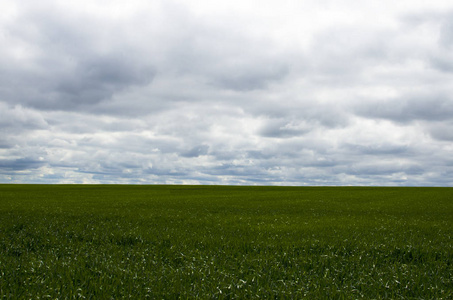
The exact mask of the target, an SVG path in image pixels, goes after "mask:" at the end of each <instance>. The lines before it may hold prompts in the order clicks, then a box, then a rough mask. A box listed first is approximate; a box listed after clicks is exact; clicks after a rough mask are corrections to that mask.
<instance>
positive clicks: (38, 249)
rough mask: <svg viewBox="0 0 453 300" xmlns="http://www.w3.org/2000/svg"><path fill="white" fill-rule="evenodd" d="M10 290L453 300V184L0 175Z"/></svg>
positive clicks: (0, 234)
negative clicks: (56, 181)
mask: <svg viewBox="0 0 453 300" xmlns="http://www.w3.org/2000/svg"><path fill="white" fill-rule="evenodd" d="M0 297H1V298H6V299H8V298H9V299H21V298H27V299H38V298H40V299H43V298H51V299H56V298H59V299H72V298H77V299H79V298H87V299H102V298H106V299H109V298H115V299H117V298H133V299H143V298H147V297H149V298H152V299H153V298H165V299H174V298H200V299H211V298H213V299H235V298H238V299H239V298H240V299H250V298H258V297H259V298H267V299H268V298H277V299H280V298H294V299H299V298H303V297H306V298H307V299H326V298H328V299H357V298H365V299H385V298H392V299H395V298H397V299H452V298H453V189H452V188H372V187H369V188H367V187H328V188H324V187H316V188H306V187H303V188H300V187H233V186H229V187H228V186H118V185H104V186H102V185H100V186H96V185H94V186H91V185H90V186H81V185H57V186H47V185H0Z"/></svg>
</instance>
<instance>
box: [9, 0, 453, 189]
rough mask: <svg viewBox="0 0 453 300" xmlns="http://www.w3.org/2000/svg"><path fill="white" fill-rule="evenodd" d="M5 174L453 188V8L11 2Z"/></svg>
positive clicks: (204, 1)
mask: <svg viewBox="0 0 453 300" xmlns="http://www.w3.org/2000/svg"><path fill="white" fill-rule="evenodd" d="M0 44H1V45H2V46H1V47H0V182H3V183H134V184H135V183H138V184H158V183H167V184H247V185H254V184H259V185H271V184H272V185H397V186H399V185H404V186H413V185H417V186H420V185H423V186H424V185H428V186H453V3H452V2H451V0H430V1H414V0H411V1H409V0H399V1H390V0H379V1H377V0H370V1H356V0H338V1H333V0H309V1H307V0H300V1H296V0H293V1H289V0H279V1H277V0H264V1H263V0H261V1H250V0H240V1H239V0H238V1H209V0H190V1H181V0H162V1H160V0H151V1H149V0H143V1H141V0H128V1H112V0H108V1H107V0H96V1H92V0H90V1H88V0H82V1H58V0H40V1H34V0H21V1H17V0H2V1H1V2H0Z"/></svg>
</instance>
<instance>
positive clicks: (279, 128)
mask: <svg viewBox="0 0 453 300" xmlns="http://www.w3.org/2000/svg"><path fill="white" fill-rule="evenodd" d="M310 130H311V128H309V127H308V126H306V125H305V124H297V123H296V122H288V121H287V120H285V119H271V120H269V121H267V122H266V123H265V124H264V126H263V127H261V129H260V130H259V132H258V133H259V134H260V135H261V136H263V137H273V138H290V137H296V136H300V135H304V134H305V133H307V132H309V131H310Z"/></svg>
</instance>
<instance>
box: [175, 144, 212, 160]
mask: <svg viewBox="0 0 453 300" xmlns="http://www.w3.org/2000/svg"><path fill="white" fill-rule="evenodd" d="M208 150H209V146H208V145H199V146H196V147H193V148H192V149H190V150H189V151H187V152H183V153H182V154H181V156H183V157H198V156H200V155H206V154H208Z"/></svg>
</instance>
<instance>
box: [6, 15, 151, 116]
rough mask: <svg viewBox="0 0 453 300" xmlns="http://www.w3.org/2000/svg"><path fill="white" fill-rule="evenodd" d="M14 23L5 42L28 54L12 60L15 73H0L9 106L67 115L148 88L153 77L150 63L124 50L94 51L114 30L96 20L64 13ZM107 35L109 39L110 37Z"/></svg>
mask: <svg viewBox="0 0 453 300" xmlns="http://www.w3.org/2000/svg"><path fill="white" fill-rule="evenodd" d="M68 19H69V20H68ZM75 20H77V21H78V22H75ZM19 21H20V25H18V23H15V24H13V25H14V26H13V25H10V26H12V28H9V32H10V35H9V37H10V40H12V42H13V43H17V44H23V45H25V46H26V47H28V49H30V50H29V52H30V54H29V58H27V59H26V60H15V61H14V59H13V63H14V69H13V68H12V66H13V65H12V63H11V62H8V64H7V66H8V65H11V67H9V68H8V67H7V68H4V69H2V71H0V76H1V77H2V78H8V79H7V80H6V81H4V85H2V90H1V93H0V96H1V97H2V98H3V100H4V101H7V102H9V103H17V102H20V103H22V104H25V105H29V106H32V107H36V108H39V109H48V110H55V109H57V110H68V109H70V110H72V109H76V108H80V107H86V106H89V105H93V104H96V103H99V102H101V101H104V100H108V99H109V98H111V97H112V95H114V94H115V93H116V92H118V91H121V90H123V89H125V88H127V87H130V86H135V85H146V84H149V82H150V81H151V80H152V79H153V77H154V75H155V69H154V67H153V66H152V65H150V64H149V61H148V60H147V59H144V58H143V57H141V56H142V55H141V54H142V53H141V52H140V53H138V52H137V50H136V49H134V48H131V47H130V46H129V45H127V44H126V45H122V44H120V43H113V42H111V41H110V42H109V41H106V43H107V44H106V45H104V47H100V45H97V44H96V41H97V39H99V38H102V36H104V35H105V34H106V33H107V32H108V31H109V30H114V29H115V28H105V26H104V24H102V23H99V22H97V20H95V19H87V18H84V16H81V19H77V17H75V16H74V15H72V14H71V13H70V12H67V11H64V12H63V11H62V12H61V14H55V13H54V12H52V11H48V12H43V11H40V12H38V13H34V12H33V11H30V12H29V13H28V14H27V13H24V15H22V16H21V17H20V18H19V20H18V21H17V22H19ZM79 22H84V24H83V25H82V26H81V24H80V23H79ZM108 34H109V35H110V36H112V39H113V36H114V32H108ZM109 44H110V45H109Z"/></svg>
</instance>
